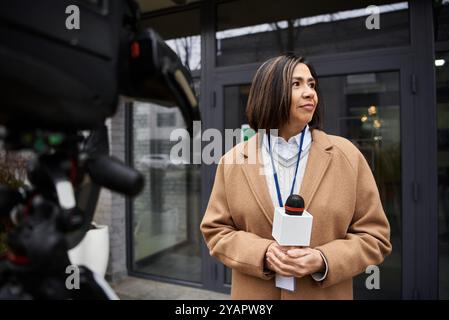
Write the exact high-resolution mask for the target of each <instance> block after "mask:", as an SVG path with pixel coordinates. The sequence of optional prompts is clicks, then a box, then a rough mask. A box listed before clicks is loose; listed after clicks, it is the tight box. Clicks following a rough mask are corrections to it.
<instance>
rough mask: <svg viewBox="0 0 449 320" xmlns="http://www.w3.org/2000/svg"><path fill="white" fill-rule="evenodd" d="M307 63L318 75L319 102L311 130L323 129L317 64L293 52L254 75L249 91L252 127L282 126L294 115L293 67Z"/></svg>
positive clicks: (311, 123) (249, 115)
mask: <svg viewBox="0 0 449 320" xmlns="http://www.w3.org/2000/svg"><path fill="white" fill-rule="evenodd" d="M298 63H304V64H305V65H306V66H307V67H308V68H309V70H310V73H311V74H312V76H313V77H314V78H315V81H316V86H315V90H316V93H317V96H318V105H317V107H316V109H315V112H314V114H313V117H312V120H311V121H310V122H309V127H310V128H311V129H321V126H322V123H321V119H322V114H321V112H322V110H321V109H322V108H321V106H320V102H321V100H322V99H321V96H320V91H319V88H318V79H317V75H316V72H315V70H314V69H313V67H312V66H311V65H310V64H309V63H308V62H306V60H305V58H303V57H300V56H297V55H295V54H292V53H288V54H283V55H280V56H278V57H274V58H271V59H269V60H268V61H266V62H264V63H263V64H262V65H261V66H260V67H259V69H258V70H257V72H256V75H255V76H254V78H253V81H252V84H251V89H250V91H249V97H248V104H247V106H246V116H247V117H248V121H249V125H250V126H251V128H252V129H254V130H256V131H257V130H258V129H266V130H270V129H280V128H281V126H282V125H284V124H286V123H287V122H288V120H289V117H290V105H291V97H292V86H291V82H292V77H293V70H294V69H295V67H296V66H297V65H298Z"/></svg>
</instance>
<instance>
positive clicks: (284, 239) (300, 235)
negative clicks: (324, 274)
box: [272, 194, 313, 291]
mask: <svg viewBox="0 0 449 320" xmlns="http://www.w3.org/2000/svg"><path fill="white" fill-rule="evenodd" d="M312 222H313V216H312V215H311V214H310V213H308V212H307V211H305V210H304V199H303V198H302V197H301V196H299V195H297V194H292V195H290V196H289V197H288V199H287V202H286V203H285V206H284V207H276V208H275V209H274V220H273V231H272V235H273V238H274V239H275V240H276V241H277V243H278V244H279V245H281V246H303V247H308V246H309V245H310V236H311V233H312ZM276 287H278V288H282V289H286V290H289V291H295V289H296V288H295V278H294V277H285V276H281V275H279V274H276Z"/></svg>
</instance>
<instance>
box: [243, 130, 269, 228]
mask: <svg viewBox="0 0 449 320" xmlns="http://www.w3.org/2000/svg"><path fill="white" fill-rule="evenodd" d="M262 137H263V135H262V134H261V133H257V134H256V135H255V136H254V137H253V138H251V139H249V140H248V143H247V144H245V146H244V147H243V149H242V153H243V156H244V157H245V158H246V159H247V160H248V162H249V163H247V162H245V163H244V164H243V165H242V170H243V173H244V175H245V177H246V180H247V181H248V185H249V188H250V190H251V192H252V193H253V195H254V197H255V199H256V201H257V203H258V205H259V207H260V208H261V210H262V213H263V214H264V216H265V218H267V220H268V222H269V223H270V225H272V224H273V214H274V206H273V203H272V201H271V197H270V193H269V191H268V186H267V182H266V179H265V175H264V174H263V170H264V168H263V165H262V161H261V160H260V158H259V156H260V157H261V156H262V155H261V152H260V147H261V143H262ZM253 152H256V155H254V154H251V155H250V153H253ZM254 162H255V163H254Z"/></svg>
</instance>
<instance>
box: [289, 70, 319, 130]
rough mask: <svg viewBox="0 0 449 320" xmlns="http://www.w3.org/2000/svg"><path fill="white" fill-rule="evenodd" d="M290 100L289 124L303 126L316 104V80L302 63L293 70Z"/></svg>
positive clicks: (310, 117)
mask: <svg viewBox="0 0 449 320" xmlns="http://www.w3.org/2000/svg"><path fill="white" fill-rule="evenodd" d="M291 85H292V101H291V105H290V119H289V122H288V124H289V126H295V125H298V126H300V127H304V125H306V124H307V123H309V122H310V121H311V120H312V117H313V113H314V112H315V109H316V106H317V104H318V96H317V93H316V91H315V85H316V81H315V79H314V78H313V76H312V74H311V73H310V70H309V68H308V67H307V66H306V65H305V64H304V63H298V65H297V66H296V67H295V69H294V70H293V77H292V82H291Z"/></svg>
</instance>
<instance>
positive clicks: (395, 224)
mask: <svg viewBox="0 0 449 320" xmlns="http://www.w3.org/2000/svg"><path fill="white" fill-rule="evenodd" d="M319 83H320V91H321V95H322V101H321V102H322V103H324V104H325V109H324V122H325V128H324V129H325V131H326V132H327V133H329V134H337V135H340V136H344V137H346V138H348V139H349V140H351V141H352V142H353V143H354V144H355V145H356V146H357V147H358V148H359V149H360V150H361V152H362V153H363V154H364V155H365V157H366V158H367V160H368V163H369V164H370V166H371V168H372V170H373V173H374V177H375V179H376V182H377V185H378V187H379V192H380V195H381V199H382V204H383V207H384V210H385V212H386V214H387V217H388V220H389V222H390V225H391V241H392V244H393V253H392V254H391V255H390V256H389V257H387V258H386V259H385V261H384V263H383V264H381V265H380V266H379V269H380V290H368V289H366V287H365V280H366V278H367V277H368V276H369V275H368V274H365V273H363V274H361V275H360V276H358V277H357V278H355V279H354V298H356V299H400V298H401V285H402V282H401V278H402V271H401V270H402V259H401V256H402V241H401V239H402V218H401V217H402V210H401V199H402V198H401V197H402V195H401V152H400V150H401V148H400V142H401V140H400V120H399V119H400V103H399V101H400V90H399V73H398V72H383V73H367V74H354V75H346V76H338V77H324V78H320V79H319ZM248 92H249V85H235V86H227V87H225V88H224V110H225V116H224V121H225V128H227V129H235V128H238V127H240V126H241V125H242V124H243V123H246V121H247V120H246V117H245V109H246V102H247V99H248ZM225 279H226V280H227V279H230V276H229V275H228V276H227V277H226V278H225Z"/></svg>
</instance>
